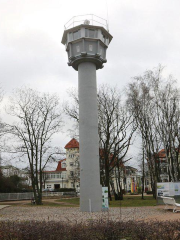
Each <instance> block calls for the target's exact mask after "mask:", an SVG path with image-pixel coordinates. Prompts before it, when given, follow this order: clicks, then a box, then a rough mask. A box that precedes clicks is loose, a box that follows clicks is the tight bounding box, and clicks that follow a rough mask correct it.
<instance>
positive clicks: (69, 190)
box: [55, 188, 76, 192]
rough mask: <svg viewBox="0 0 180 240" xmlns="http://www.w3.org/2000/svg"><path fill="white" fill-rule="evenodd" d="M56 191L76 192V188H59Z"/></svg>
mask: <svg viewBox="0 0 180 240" xmlns="http://www.w3.org/2000/svg"><path fill="white" fill-rule="evenodd" d="M55 191H56V192H75V191H76V189H75V188H59V189H55Z"/></svg>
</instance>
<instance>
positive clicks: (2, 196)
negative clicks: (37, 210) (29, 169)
mask: <svg viewBox="0 0 180 240" xmlns="http://www.w3.org/2000/svg"><path fill="white" fill-rule="evenodd" d="M33 196H34V194H33V192H28V193H0V201H9V200H16V201H17V200H26V199H32V197H33Z"/></svg>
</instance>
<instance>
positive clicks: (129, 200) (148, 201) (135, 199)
mask: <svg viewBox="0 0 180 240" xmlns="http://www.w3.org/2000/svg"><path fill="white" fill-rule="evenodd" d="M57 201H58V202H64V203H67V204H68V203H69V204H75V205H79V198H70V199H61V200H57ZM109 205H110V207H120V206H121V207H144V206H155V205H156V200H155V199H154V198H153V197H152V196H145V197H144V200H142V199H141V196H133V195H125V196H124V200H122V201H119V200H118V201H115V200H114V199H113V201H110V202H109Z"/></svg>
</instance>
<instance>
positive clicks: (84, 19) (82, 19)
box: [64, 14, 109, 31]
mask: <svg viewBox="0 0 180 240" xmlns="http://www.w3.org/2000/svg"><path fill="white" fill-rule="evenodd" d="M81 24H87V25H94V26H101V27H104V28H105V29H106V30H107V31H109V28H108V22H107V20H106V19H104V18H101V17H98V16H96V15H94V14H85V15H79V16H74V17H72V18H71V19H70V20H69V21H68V22H67V23H66V24H65V25H64V29H65V30H67V29H69V28H73V27H75V26H78V25H81Z"/></svg>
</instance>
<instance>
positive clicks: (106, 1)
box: [106, 0, 109, 32]
mask: <svg viewBox="0 0 180 240" xmlns="http://www.w3.org/2000/svg"><path fill="white" fill-rule="evenodd" d="M106 8H107V30H108V32H109V14H108V3H107V0H106Z"/></svg>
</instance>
